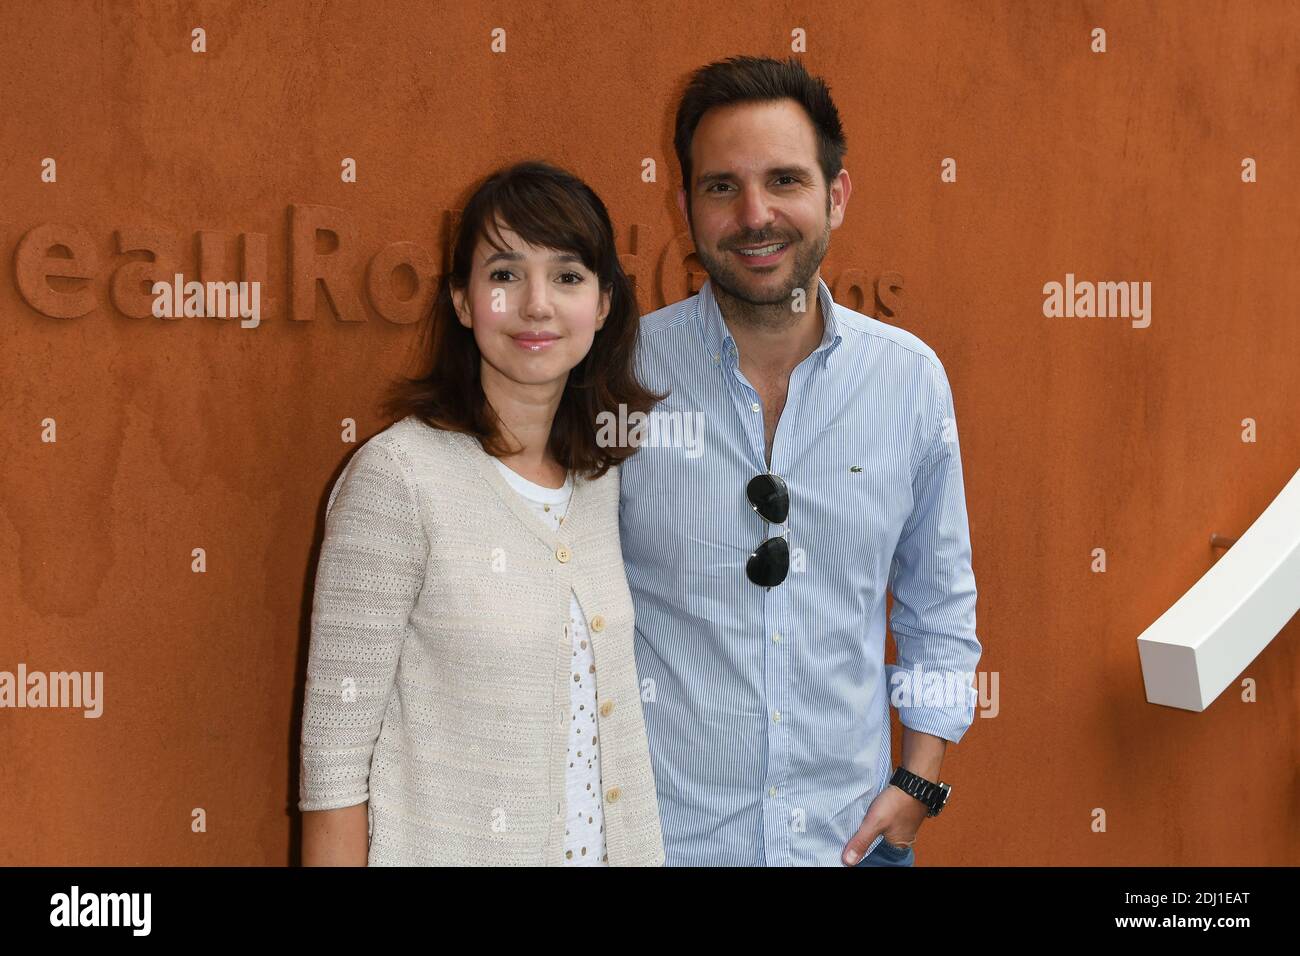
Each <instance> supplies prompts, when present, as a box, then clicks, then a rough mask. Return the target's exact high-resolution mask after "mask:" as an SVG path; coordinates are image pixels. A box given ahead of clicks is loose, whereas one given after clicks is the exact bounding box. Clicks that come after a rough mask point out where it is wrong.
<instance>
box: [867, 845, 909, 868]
mask: <svg viewBox="0 0 1300 956" xmlns="http://www.w3.org/2000/svg"><path fill="white" fill-rule="evenodd" d="M914 863H916V851H915V850H914V849H912V847H910V846H909V847H908V848H907V849H906V850H900V849H899V848H897V847H895V846H894V845H893V844H891V843H890V842H889V841H888V840H883V839H882V840H881V841H880V842H879V843H877V844H876V848H875V849H874V850H872V851H871V852H870V853H868V854H867V855H866V856H864V857H863V858H862V861H861V862H860V863H857V864H855V865H856V866H912V865H913V864H914Z"/></svg>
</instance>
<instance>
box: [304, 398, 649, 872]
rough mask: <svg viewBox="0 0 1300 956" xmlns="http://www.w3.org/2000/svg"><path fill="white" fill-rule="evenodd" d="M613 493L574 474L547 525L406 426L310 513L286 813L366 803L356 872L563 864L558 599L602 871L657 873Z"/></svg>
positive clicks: (365, 456)
mask: <svg viewBox="0 0 1300 956" xmlns="http://www.w3.org/2000/svg"><path fill="white" fill-rule="evenodd" d="M618 493H619V489H618V470H617V469H610V470H609V471H608V472H607V473H606V474H605V475H604V476H603V477H602V478H601V479H600V480H598V481H595V482H589V481H585V480H583V479H581V478H576V479H575V483H574V490H573V497H572V500H571V502H570V505H569V510H568V513H567V516H566V518H565V521H564V524H563V525H562V527H561V529H560V531H559V532H555V531H552V530H551V529H549V528H547V527H546V526H545V525H544V524H543V523H542V521H541V520H540V519H539V518H538V517H537V516H536V515H535V514H533V513H532V512H531V511H530V510H529V508H528V505H527V503H526V502H524V501H523V500H522V499H520V498H519V496H518V495H517V494H516V493H515V491H514V490H513V489H512V488H511V487H510V486H509V485H508V484H507V483H506V481H505V479H504V478H502V476H501V475H500V474H499V473H498V472H497V470H496V467H495V466H494V465H493V463H492V461H491V459H490V458H489V457H488V455H487V454H486V453H485V452H484V451H483V449H482V447H481V446H480V445H479V443H478V441H477V439H475V438H473V437H471V436H468V435H463V434H460V433H457V432H449V431H443V430H440V429H436V428H433V427H431V426H429V425H427V424H425V423H424V422H423V421H421V420H420V419H418V418H416V417H414V416H408V417H407V418H404V419H402V420H401V421H399V422H397V423H395V424H393V425H391V426H390V427H389V428H387V429H385V430H384V431H382V432H380V433H379V434H378V435H376V436H375V437H374V438H372V439H370V440H369V441H367V442H365V443H364V444H363V445H362V446H361V447H360V448H358V449H357V451H356V454H355V455H353V457H352V459H351V460H350V461H349V462H348V464H347V466H346V467H345V468H344V469H343V472H342V473H341V474H340V475H339V477H338V480H337V481H336V482H335V483H334V487H333V488H332V490H331V491H330V497H329V504H328V505H327V506H326V524H325V539H324V543H323V544H322V546H321V554H320V563H319V567H318V570H317V574H316V590H315V596H314V600H313V604H312V618H311V647H310V652H309V659H308V664H307V683H306V691H305V695H304V701H303V722H302V776H301V783H300V788H299V797H300V800H299V803H298V807H299V809H301V810H328V809H334V808H338V807H348V806H353V805H356V804H358V803H361V802H363V801H367V800H368V801H369V811H368V816H369V832H370V850H369V857H368V862H369V864H370V865H371V866H379V865H525V866H561V865H563V863H564V860H563V847H564V821H565V818H566V809H565V802H566V801H565V772H566V769H567V768H566V757H565V753H566V748H567V738H568V734H569V733H570V732H571V727H572V718H573V715H572V714H570V713H569V710H570V705H569V682H570V681H571V680H572V679H573V675H572V673H571V671H572V668H571V662H572V655H573V647H572V643H571V640H570V637H569V635H568V633H567V625H568V615H569V590H570V588H572V589H573V591H574V592H575V593H576V594H577V597H578V601H579V603H580V604H581V606H582V610H583V612H584V613H585V614H586V616H587V621H588V628H589V630H590V631H591V639H592V648H593V651H594V654H595V663H596V691H597V702H596V707H597V737H598V739H599V745H600V768H601V778H602V779H601V786H602V787H603V789H604V812H605V841H606V851H607V852H608V854H609V862H610V864H611V865H613V866H636V865H642V866H646V865H648V866H658V865H660V864H662V863H663V861H664V848H663V838H662V835H661V832H660V828H659V812H658V805H657V802H656V799H655V788H654V777H653V776H652V772H651V767H650V754H649V750H648V747H647V742H646V733H645V725H644V723H643V720H642V712H641V697H640V693H639V691H640V688H639V685H638V683H637V673H636V666H635V660H634V658H633V653H632V640H633V631H632V626H633V611H632V597H631V593H630V592H629V591H628V587H627V580H626V578H625V576H624V570H623V558H622V553H621V551H620V548H619V528H618Z"/></svg>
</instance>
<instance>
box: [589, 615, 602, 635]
mask: <svg viewBox="0 0 1300 956" xmlns="http://www.w3.org/2000/svg"><path fill="white" fill-rule="evenodd" d="M591 629H592V630H593V631H603V630H604V629H605V619H604V618H603V617H601V616H600V615H599V614H597V615H596V616H595V617H593V618H592V619H591Z"/></svg>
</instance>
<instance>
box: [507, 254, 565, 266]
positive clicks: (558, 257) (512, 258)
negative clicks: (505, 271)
mask: <svg viewBox="0 0 1300 956" xmlns="http://www.w3.org/2000/svg"><path fill="white" fill-rule="evenodd" d="M523 259H524V254H523V253H522V252H494V253H492V255H490V256H488V257H487V258H486V259H484V260H483V265H485V266H490V265H491V264H492V263H494V262H496V261H497V260H503V261H505V262H522V261H523ZM551 262H576V263H578V264H581V263H582V257H581V256H578V255H575V254H574V253H572V252H557V253H555V254H553V255H552V256H551Z"/></svg>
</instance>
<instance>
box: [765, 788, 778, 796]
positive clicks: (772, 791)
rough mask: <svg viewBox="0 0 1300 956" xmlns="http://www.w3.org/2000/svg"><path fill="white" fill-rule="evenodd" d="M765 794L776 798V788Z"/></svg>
mask: <svg viewBox="0 0 1300 956" xmlns="http://www.w3.org/2000/svg"><path fill="white" fill-rule="evenodd" d="M767 793H768V796H771V797H775V796H776V787H773V788H772V789H771V790H769V791H767Z"/></svg>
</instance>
